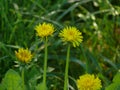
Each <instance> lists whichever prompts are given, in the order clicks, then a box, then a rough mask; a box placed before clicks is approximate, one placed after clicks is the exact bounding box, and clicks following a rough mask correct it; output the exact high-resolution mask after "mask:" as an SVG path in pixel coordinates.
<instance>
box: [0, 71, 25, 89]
mask: <svg viewBox="0 0 120 90" xmlns="http://www.w3.org/2000/svg"><path fill="white" fill-rule="evenodd" d="M0 89H2V90H23V88H22V79H21V77H20V76H19V74H18V73H17V72H16V71H14V70H12V69H10V70H8V71H7V73H6V74H5V77H4V79H3V81H2V84H1V86H0Z"/></svg>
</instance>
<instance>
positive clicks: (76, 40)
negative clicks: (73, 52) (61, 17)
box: [59, 27, 83, 47]
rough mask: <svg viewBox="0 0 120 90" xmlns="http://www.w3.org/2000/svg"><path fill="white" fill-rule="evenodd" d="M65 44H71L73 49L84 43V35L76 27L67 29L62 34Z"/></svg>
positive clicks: (60, 34)
mask: <svg viewBox="0 0 120 90" xmlns="http://www.w3.org/2000/svg"><path fill="white" fill-rule="evenodd" d="M59 36H60V37H61V39H62V41H63V42H70V43H72V44H73V47H76V46H79V45H80V43H81V42H82V41H83V36H82V33H81V32H80V31H79V30H78V29H77V28H76V27H66V28H64V29H63V30H62V31H61V32H60V33H59Z"/></svg>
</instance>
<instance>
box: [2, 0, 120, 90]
mask: <svg viewBox="0 0 120 90" xmlns="http://www.w3.org/2000/svg"><path fill="white" fill-rule="evenodd" d="M70 1H72V0H29V1H28V0H23V1H22V0H21V1H20V0H0V81H1V82H2V79H3V78H4V77H5V73H6V72H7V71H8V70H9V69H14V70H15V71H17V72H18V73H20V71H21V68H20V67H19V64H18V63H16V56H15V53H14V51H15V50H17V49H18V48H20V47H24V48H27V47H28V48H29V49H30V50H31V51H32V53H33V54H34V57H33V60H32V61H31V64H29V65H27V66H26V69H25V70H24V71H25V72H24V74H25V76H24V78H25V84H26V87H27V88H28V90H35V86H37V85H38V84H39V83H41V82H42V75H43V65H44V48H45V46H44V43H43V42H41V39H40V38H38V37H37V36H36V33H35V26H36V25H37V24H39V23H43V22H49V23H52V24H54V26H55V30H56V32H55V33H54V37H50V38H49V42H48V53H49V54H48V69H47V87H48V90H63V86H64V79H63V78H64V74H65V73H64V71H65V60H66V51H67V49H66V48H67V46H66V45H65V44H63V43H62V42H61V40H60V38H59V37H58V33H59V32H60V31H61V30H62V29H63V28H64V27H65V26H67V25H69V26H75V27H77V28H78V29H79V30H80V31H81V32H82V33H83V37H84V38H83V42H82V43H81V44H80V46H79V47H77V48H74V47H72V48H71V52H70V63H69V64H70V65H69V76H68V77H69V88H70V90H77V86H76V79H78V78H79V76H80V75H83V74H85V73H91V74H92V73H93V74H95V75H97V76H99V78H100V79H101V81H102V86H103V87H102V90H104V89H105V87H106V86H108V85H109V84H110V83H111V82H112V79H113V77H114V75H115V74H116V73H117V72H118V70H119V68H120V2H119V0H103V1H102V0H98V1H95V0H76V1H74V0H73V2H70ZM26 81H27V82H26Z"/></svg>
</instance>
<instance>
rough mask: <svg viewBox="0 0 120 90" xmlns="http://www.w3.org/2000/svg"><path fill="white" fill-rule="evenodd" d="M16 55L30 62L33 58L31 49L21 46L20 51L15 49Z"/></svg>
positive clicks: (21, 59) (23, 60)
mask: <svg viewBox="0 0 120 90" xmlns="http://www.w3.org/2000/svg"><path fill="white" fill-rule="evenodd" d="M15 55H16V57H17V58H18V59H19V60H20V61H21V62H25V63H28V62H30V61H31V59H32V54H31V51H29V50H28V49H23V48H20V49H19V50H18V52H17V51H15Z"/></svg>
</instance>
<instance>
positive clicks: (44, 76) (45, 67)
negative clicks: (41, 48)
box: [43, 37, 48, 88]
mask: <svg viewBox="0 0 120 90" xmlns="http://www.w3.org/2000/svg"><path fill="white" fill-rule="evenodd" d="M47 52H48V51H47V37H46V38H45V56H44V72H43V85H44V88H46V72H47Z"/></svg>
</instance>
